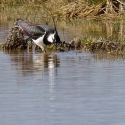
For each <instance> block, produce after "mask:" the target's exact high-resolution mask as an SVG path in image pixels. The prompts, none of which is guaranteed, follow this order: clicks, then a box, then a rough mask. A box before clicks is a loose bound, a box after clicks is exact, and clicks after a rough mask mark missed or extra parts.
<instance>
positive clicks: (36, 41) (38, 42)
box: [33, 35, 45, 50]
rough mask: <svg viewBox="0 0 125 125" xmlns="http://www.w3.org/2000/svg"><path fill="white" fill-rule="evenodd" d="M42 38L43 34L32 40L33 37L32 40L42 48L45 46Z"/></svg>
mask: <svg viewBox="0 0 125 125" xmlns="http://www.w3.org/2000/svg"><path fill="white" fill-rule="evenodd" d="M43 38H44V35H43V36H41V37H39V38H38V39H37V40H34V39H33V42H34V43H35V44H36V45H37V46H39V47H40V48H41V49H42V50H44V47H45V44H44V43H43Z"/></svg>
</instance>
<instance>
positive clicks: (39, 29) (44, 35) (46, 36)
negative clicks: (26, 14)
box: [14, 18, 61, 53]
mask: <svg viewBox="0 0 125 125" xmlns="http://www.w3.org/2000/svg"><path fill="white" fill-rule="evenodd" d="M14 24H15V25H17V26H19V27H20V28H21V29H22V31H23V33H24V35H26V36H28V37H29V38H30V39H32V41H33V42H34V43H35V44H36V45H37V46H39V47H40V48H41V49H42V51H43V52H44V53H46V50H45V46H46V45H50V44H55V43H60V42H61V40H60V37H59V35H58V32H57V30H56V27H54V28H53V27H51V26H49V25H46V24H32V23H31V22H26V21H24V20H23V19H20V18H18V19H17V20H16V22H15V23H14ZM35 50H36V46H35Z"/></svg>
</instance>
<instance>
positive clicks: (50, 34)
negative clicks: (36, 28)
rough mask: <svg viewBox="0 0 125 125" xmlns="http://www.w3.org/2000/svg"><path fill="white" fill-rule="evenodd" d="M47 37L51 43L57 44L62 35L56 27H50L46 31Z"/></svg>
mask: <svg viewBox="0 0 125 125" xmlns="http://www.w3.org/2000/svg"><path fill="white" fill-rule="evenodd" d="M46 39H47V41H48V42H49V43H51V44H55V43H60V42H61V41H60V37H59V35H58V32H57V31H56V30H54V29H50V30H48V31H46Z"/></svg>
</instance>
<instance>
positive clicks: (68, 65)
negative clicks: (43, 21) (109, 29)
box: [0, 27, 125, 125]
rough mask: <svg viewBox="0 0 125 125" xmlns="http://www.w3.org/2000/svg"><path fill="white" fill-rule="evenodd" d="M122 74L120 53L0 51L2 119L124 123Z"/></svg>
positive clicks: (16, 123)
mask: <svg viewBox="0 0 125 125" xmlns="http://www.w3.org/2000/svg"><path fill="white" fill-rule="evenodd" d="M0 32H2V35H1V36H0V37H1V39H0V40H1V41H3V40H4V36H5V34H7V32H8V27H4V29H2V30H0ZM60 33H61V31H60ZM124 74H125V60H124V59H122V58H118V59H115V60H107V59H102V60H101V61H100V60H98V59H97V58H95V56H94V55H93V54H89V53H84V52H80V51H69V52H63V53H61V52H47V54H43V53H40V52H37V53H34V52H28V51H23V52H17V51H16V52H3V51H2V50H0V124H1V125H124V124H125V108H124V106H125V75H124Z"/></svg>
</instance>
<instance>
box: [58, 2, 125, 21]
mask: <svg viewBox="0 0 125 125" xmlns="http://www.w3.org/2000/svg"><path fill="white" fill-rule="evenodd" d="M96 1H99V0H96ZM96 1H91V0H88V2H86V1H83V0H76V1H73V2H70V3H68V4H66V5H64V6H62V7H61V8H60V9H59V10H58V13H59V15H61V17H62V18H64V19H67V18H68V19H72V18H83V17H93V18H95V17H96V18H98V17H99V18H111V17H112V18H116V17H117V16H120V15H122V14H124V12H125V4H124V3H123V2H121V1H120V0H103V1H101V2H99V3H98V4H95V3H96ZM88 3H91V4H88Z"/></svg>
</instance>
